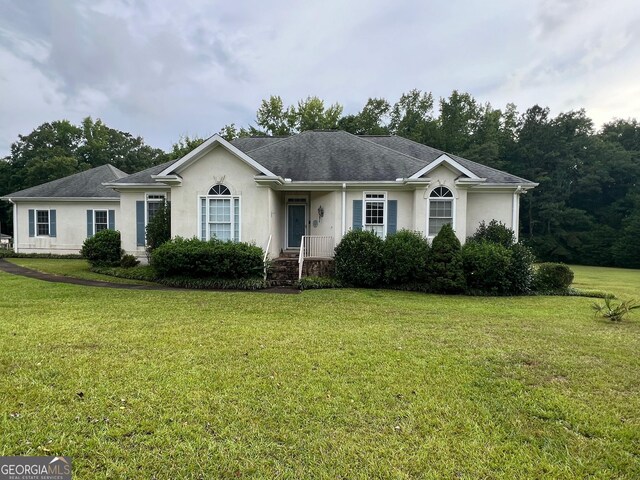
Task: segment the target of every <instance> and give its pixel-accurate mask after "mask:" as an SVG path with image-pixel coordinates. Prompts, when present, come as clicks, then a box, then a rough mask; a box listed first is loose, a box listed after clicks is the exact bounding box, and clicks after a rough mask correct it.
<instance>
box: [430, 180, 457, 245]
mask: <svg viewBox="0 0 640 480" xmlns="http://www.w3.org/2000/svg"><path fill="white" fill-rule="evenodd" d="M446 224H450V225H453V193H452V192H451V190H449V189H448V188H447V187H436V188H434V189H433V191H432V192H431V194H429V215H428V217H427V231H428V234H429V236H430V237H435V236H436V235H437V234H438V232H440V229H441V228H442V226H443V225H446Z"/></svg>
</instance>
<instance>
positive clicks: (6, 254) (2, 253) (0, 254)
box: [0, 248, 84, 260]
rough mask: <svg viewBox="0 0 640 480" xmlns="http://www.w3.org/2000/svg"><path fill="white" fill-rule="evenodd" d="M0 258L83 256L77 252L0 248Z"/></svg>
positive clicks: (62, 258) (74, 258) (75, 257)
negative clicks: (17, 250)
mask: <svg viewBox="0 0 640 480" xmlns="http://www.w3.org/2000/svg"><path fill="white" fill-rule="evenodd" d="M0 258H54V259H56V258H57V259H60V260H81V259H82V258H84V257H83V256H82V255H80V254H79V253H67V254H64V255H59V254H56V253H16V252H14V251H13V250H5V249H4V248H0Z"/></svg>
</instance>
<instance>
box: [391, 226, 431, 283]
mask: <svg viewBox="0 0 640 480" xmlns="http://www.w3.org/2000/svg"><path fill="white" fill-rule="evenodd" d="M382 253H383V262H384V282H385V283H386V284H387V285H399V284H407V283H422V282H424V281H425V280H426V278H427V258H428V256H429V243H428V242H427V239H426V238H424V237H423V236H422V235H420V234H419V233H418V232H412V231H410V230H400V231H399V232H397V233H393V234H391V235H387V238H386V239H385V241H384V247H383V251H382Z"/></svg>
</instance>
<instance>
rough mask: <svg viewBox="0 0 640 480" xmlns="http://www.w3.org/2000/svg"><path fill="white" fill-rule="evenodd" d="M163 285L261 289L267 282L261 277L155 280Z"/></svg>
mask: <svg viewBox="0 0 640 480" xmlns="http://www.w3.org/2000/svg"><path fill="white" fill-rule="evenodd" d="M157 282H158V283H160V284H162V285H164V286H165V287H172V288H191V289H196V290H262V289H264V288H267V287H268V285H267V282H266V280H264V279H263V278H262V277H253V278H193V277H167V278H160V279H158V280H157Z"/></svg>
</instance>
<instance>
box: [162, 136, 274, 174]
mask: <svg viewBox="0 0 640 480" xmlns="http://www.w3.org/2000/svg"><path fill="white" fill-rule="evenodd" d="M218 146H220V147H222V148H224V149H226V150H228V151H229V152H230V153H232V154H233V155H234V156H236V157H237V158H239V159H240V160H242V161H243V162H245V163H246V164H248V165H249V166H251V167H253V168H254V169H255V170H257V171H258V172H260V173H262V174H263V175H267V176H270V177H273V176H275V175H274V174H273V173H271V171H269V170H268V169H267V168H265V167H264V166H263V165H261V164H260V163H258V162H256V161H255V160H254V159H253V158H251V157H250V156H248V155H247V154H246V153H244V152H243V151H242V150H240V149H238V148H237V147H235V146H233V145H232V144H231V143H229V142H228V141H226V140H225V139H224V138H222V137H221V136H220V135H218V134H216V135H213V136H212V137H209V138H208V139H207V140H205V141H204V142H203V143H202V144H201V145H200V146H199V147H197V148H195V149H193V150H192V151H191V152H189V153H187V154H186V155H185V156H184V157H182V158H181V159H180V160H178V161H177V162H175V163H173V164H171V165H169V166H168V167H166V168H165V169H163V170H162V171H161V172H160V173H158V174H157V176H158V177H164V176H167V175H171V174H173V173H180V171H182V170H184V169H185V168H188V167H189V165H191V164H192V163H194V162H197V161H198V160H199V159H200V158H202V157H203V156H204V155H205V154H206V153H207V152H209V151H211V150H212V149H214V148H216V147H218Z"/></svg>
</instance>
